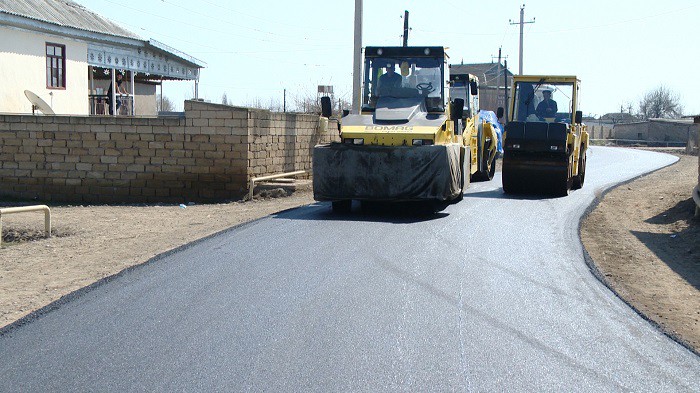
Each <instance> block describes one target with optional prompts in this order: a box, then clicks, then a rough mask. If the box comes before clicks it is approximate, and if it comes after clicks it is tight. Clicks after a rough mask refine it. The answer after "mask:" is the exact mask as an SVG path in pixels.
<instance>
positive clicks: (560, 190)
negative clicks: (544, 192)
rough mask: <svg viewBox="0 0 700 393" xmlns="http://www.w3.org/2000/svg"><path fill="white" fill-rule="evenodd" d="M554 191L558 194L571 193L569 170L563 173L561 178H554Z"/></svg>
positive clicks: (565, 194)
mask: <svg viewBox="0 0 700 393" xmlns="http://www.w3.org/2000/svg"><path fill="white" fill-rule="evenodd" d="M552 187H553V188H552V193H553V194H554V195H556V196H563V197H564V196H567V195H569V189H570V188H571V183H570V182H569V171H568V170H567V171H566V174H564V175H562V176H561V177H560V178H559V179H556V180H554V183H553V184H552Z"/></svg>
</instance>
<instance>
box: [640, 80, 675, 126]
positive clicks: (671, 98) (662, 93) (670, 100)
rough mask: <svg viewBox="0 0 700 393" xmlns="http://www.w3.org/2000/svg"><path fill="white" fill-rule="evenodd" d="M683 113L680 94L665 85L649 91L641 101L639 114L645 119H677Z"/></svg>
mask: <svg viewBox="0 0 700 393" xmlns="http://www.w3.org/2000/svg"><path fill="white" fill-rule="evenodd" d="M682 114H683V107H682V106H681V104H680V96H679V95H678V93H676V92H673V91H671V90H670V89H668V88H666V87H665V86H663V85H662V86H659V87H657V88H656V89H654V90H651V91H649V92H647V93H646V94H645V95H644V97H643V98H642V99H641V101H639V116H640V117H641V118H643V119H652V118H666V119H676V118H679V117H681V115H682Z"/></svg>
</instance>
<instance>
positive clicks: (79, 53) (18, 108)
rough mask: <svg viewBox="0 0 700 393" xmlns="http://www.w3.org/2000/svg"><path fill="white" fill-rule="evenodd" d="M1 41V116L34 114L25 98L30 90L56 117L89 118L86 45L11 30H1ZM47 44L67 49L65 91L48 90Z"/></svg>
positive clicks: (50, 36) (3, 28)
mask: <svg viewBox="0 0 700 393" xmlns="http://www.w3.org/2000/svg"><path fill="white" fill-rule="evenodd" d="M0 37H2V39H0V70H2V71H1V72H0V112H4V113H32V105H31V103H30V102H29V100H28V99H27V97H26V96H25V95H24V90H30V91H32V92H34V93H35V94H37V95H38V96H39V97H41V98H42V99H43V100H44V101H46V102H47V103H48V104H49V105H51V106H52V108H53V110H54V111H55V112H56V113H57V114H78V115H87V114H88V98H87V94H86V92H87V91H88V67H87V61H86V59H87V57H86V56H87V44H85V43H83V42H79V41H74V40H70V39H66V38H63V37H58V36H53V35H48V34H38V33H33V32H28V31H24V30H19V29H13V28H8V27H0ZM47 42H51V43H56V44H61V45H65V46H66V70H65V73H66V88H65V89H49V88H47V87H46V43H47ZM50 93H53V95H51V94H50Z"/></svg>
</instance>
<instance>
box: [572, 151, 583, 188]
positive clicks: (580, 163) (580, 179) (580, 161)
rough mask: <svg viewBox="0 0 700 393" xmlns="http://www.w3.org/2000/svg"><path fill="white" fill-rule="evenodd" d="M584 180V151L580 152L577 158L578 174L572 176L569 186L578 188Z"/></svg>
mask: <svg viewBox="0 0 700 393" xmlns="http://www.w3.org/2000/svg"><path fill="white" fill-rule="evenodd" d="M585 181H586V153H585V152H584V153H583V154H581V157H579V159H578V175H576V176H574V182H573V185H572V187H571V188H573V189H574V190H578V189H579V188H581V187H583V183H584V182H585Z"/></svg>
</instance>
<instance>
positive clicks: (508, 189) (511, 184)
mask: <svg viewBox="0 0 700 393" xmlns="http://www.w3.org/2000/svg"><path fill="white" fill-rule="evenodd" d="M501 180H503V192H505V193H506V194H517V193H519V192H522V187H521V185H520V182H519V181H518V180H516V179H514V178H512V176H509V175H508V174H507V173H506V171H503V174H502V177H501Z"/></svg>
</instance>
